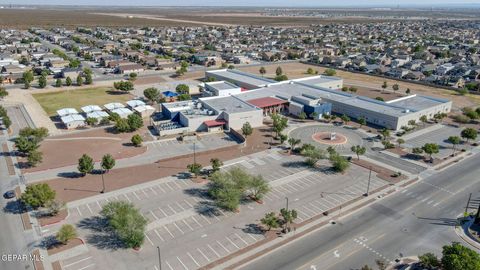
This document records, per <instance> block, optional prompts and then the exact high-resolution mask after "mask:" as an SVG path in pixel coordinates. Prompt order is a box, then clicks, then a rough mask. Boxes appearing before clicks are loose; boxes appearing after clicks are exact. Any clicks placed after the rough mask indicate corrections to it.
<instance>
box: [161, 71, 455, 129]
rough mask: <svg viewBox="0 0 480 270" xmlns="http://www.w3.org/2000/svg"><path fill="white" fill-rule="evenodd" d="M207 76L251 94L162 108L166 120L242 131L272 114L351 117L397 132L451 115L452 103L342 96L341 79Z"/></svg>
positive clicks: (216, 73)
mask: <svg viewBox="0 0 480 270" xmlns="http://www.w3.org/2000/svg"><path fill="white" fill-rule="evenodd" d="M206 76H207V77H215V78H216V79H222V80H227V81H228V83H226V82H223V83H220V82H219V83H218V84H219V85H220V84H221V85H222V86H220V88H222V87H223V86H228V87H230V86H231V85H232V84H233V85H236V86H239V87H241V88H243V89H244V90H248V91H241V92H237V93H235V94H233V93H232V94H231V95H228V96H217V97H208V98H200V99H198V100H196V101H183V102H174V103H164V104H162V113H163V115H164V117H166V118H168V119H171V121H173V122H175V123H178V124H179V125H180V126H182V127H184V128H187V129H188V130H190V131H206V130H210V128H211V127H212V125H217V126H219V125H221V127H222V128H226V129H228V128H234V129H239V128H241V127H242V126H243V124H244V123H245V122H249V123H250V124H251V125H252V127H259V126H261V125H262V124H263V117H264V116H265V115H267V114H270V113H290V114H294V115H297V116H299V115H300V114H302V113H305V114H306V115H307V116H308V117H313V118H315V119H319V118H321V116H322V115H323V114H330V113H331V112H333V113H336V114H340V115H342V114H346V115H348V116H349V117H351V118H355V119H359V118H365V120H366V121H367V122H368V123H371V124H374V125H378V126H382V127H386V128H388V129H393V130H399V129H400V128H401V127H402V126H406V125H408V122H409V121H410V120H415V121H419V119H420V117H422V116H423V115H426V116H427V117H428V118H433V116H434V115H435V114H437V113H448V112H450V110H451V106H452V102H451V101H449V100H446V99H439V98H433V97H428V96H420V95H410V96H406V97H402V98H399V99H396V100H392V101H388V102H383V101H379V100H376V99H372V98H368V97H364V96H359V95H355V94H349V93H345V92H342V91H339V89H340V88H342V86H343V80H342V79H341V78H337V77H328V76H313V77H308V78H301V79H295V80H289V81H283V82H275V81H272V80H269V79H265V78H261V77H259V76H256V75H252V74H249V73H245V72H241V71H238V70H228V69H224V70H217V71H207V72H206Z"/></svg>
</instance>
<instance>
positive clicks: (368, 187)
mask: <svg viewBox="0 0 480 270" xmlns="http://www.w3.org/2000/svg"><path fill="white" fill-rule="evenodd" d="M371 178H372V167H371V166H370V172H369V173H368V184H367V193H365V197H368V193H369V192H370V180H371Z"/></svg>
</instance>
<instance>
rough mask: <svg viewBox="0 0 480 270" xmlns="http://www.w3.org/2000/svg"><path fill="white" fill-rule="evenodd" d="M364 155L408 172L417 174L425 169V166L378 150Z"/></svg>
mask: <svg viewBox="0 0 480 270" xmlns="http://www.w3.org/2000/svg"><path fill="white" fill-rule="evenodd" d="M365 156H367V157H369V158H371V159H374V160H376V161H379V162H382V163H384V164H387V165H390V166H393V167H395V168H399V169H400V170H403V171H406V172H409V173H411V174H418V173H421V172H423V171H425V170H426V166H425V167H422V166H420V165H417V164H415V163H412V162H409V161H407V160H405V159H401V158H396V157H393V156H391V155H387V154H384V153H381V152H378V151H375V152H367V154H366V155H365Z"/></svg>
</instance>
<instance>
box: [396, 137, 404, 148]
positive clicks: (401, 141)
mask: <svg viewBox="0 0 480 270" xmlns="http://www.w3.org/2000/svg"><path fill="white" fill-rule="evenodd" d="M397 143H398V147H400V148H401V147H402V144H404V143H405V140H404V139H402V138H398V140H397Z"/></svg>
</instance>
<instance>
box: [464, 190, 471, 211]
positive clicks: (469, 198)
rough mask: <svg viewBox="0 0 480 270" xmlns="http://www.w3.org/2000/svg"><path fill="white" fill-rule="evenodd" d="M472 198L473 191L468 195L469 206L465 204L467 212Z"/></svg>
mask: <svg viewBox="0 0 480 270" xmlns="http://www.w3.org/2000/svg"><path fill="white" fill-rule="evenodd" d="M471 199H472V193H470V195H469V196H468V201H467V206H465V213H467V214H468V206H470V200H471Z"/></svg>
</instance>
